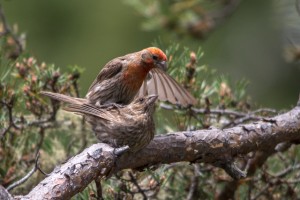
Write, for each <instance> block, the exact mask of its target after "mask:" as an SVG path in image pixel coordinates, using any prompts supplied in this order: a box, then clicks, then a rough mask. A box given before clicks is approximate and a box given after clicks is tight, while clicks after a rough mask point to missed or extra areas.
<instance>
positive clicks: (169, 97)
mask: <svg viewBox="0 0 300 200" xmlns="http://www.w3.org/2000/svg"><path fill="white" fill-rule="evenodd" d="M151 94H156V95H158V99H159V100H161V101H169V102H170V103H173V104H179V105H181V106H188V105H194V104H196V103H197V100H196V99H195V98H194V97H193V96H192V95H191V94H190V93H189V92H188V91H187V90H186V89H185V88H184V87H182V86H181V85H180V84H179V83H177V82H176V81H175V80H174V79H173V78H172V77H171V76H170V75H168V74H167V73H165V72H164V71H162V70H161V69H159V68H153V69H152V70H151V71H150V72H149V76H148V78H147V79H145V81H144V83H143V85H142V86H141V88H140V90H139V92H138V94H137V96H138V97H143V96H146V95H151Z"/></svg>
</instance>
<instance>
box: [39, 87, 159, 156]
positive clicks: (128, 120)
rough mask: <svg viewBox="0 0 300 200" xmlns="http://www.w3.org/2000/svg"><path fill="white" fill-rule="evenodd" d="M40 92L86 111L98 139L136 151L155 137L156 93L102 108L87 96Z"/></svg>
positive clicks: (84, 112) (75, 108)
mask: <svg viewBox="0 0 300 200" xmlns="http://www.w3.org/2000/svg"><path fill="white" fill-rule="evenodd" d="M41 94H43V95H46V96H48V97H51V98H52V99H56V100H59V101H62V102H65V103H68V106H67V107H66V108H64V109H65V110H67V111H70V112H74V113H77V114H80V115H83V116H84V117H85V119H86V120H87V121H88V122H89V123H90V124H91V126H92V129H93V131H94V133H95V135H96V137H97V138H98V140H99V141H100V142H104V143H108V144H110V145H112V146H113V147H115V148H116V147H123V146H126V145H128V146H129V151H131V152H137V151H139V150H140V149H142V148H144V147H145V146H147V145H148V144H149V143H150V141H151V140H152V139H153V137H154V133H155V124H154V120H153V113H154V109H155V101H156V99H157V96H156V95H150V96H147V97H141V98H136V99H135V100H134V101H132V102H131V103H130V104H128V105H126V106H123V107H120V108H119V107H115V106H113V105H107V106H101V108H100V107H98V106H95V105H92V104H89V103H87V102H86V101H87V100H86V99H81V98H74V97H70V96H67V95H63V94H58V93H52V92H45V91H43V92H41Z"/></svg>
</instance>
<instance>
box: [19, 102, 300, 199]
mask: <svg viewBox="0 0 300 200" xmlns="http://www.w3.org/2000/svg"><path fill="white" fill-rule="evenodd" d="M295 139H300V102H298V104H297V106H296V107H295V108H294V109H292V110H291V111H289V112H287V113H284V114H281V115H278V116H277V117H274V118H270V119H267V120H266V119H264V120H261V121H258V122H255V123H250V124H247V125H243V126H237V127H233V128H228V129H224V130H219V129H211V130H198V131H186V132H178V133H171V134H167V135H160V136H156V137H155V138H154V140H153V141H152V142H151V143H150V144H149V145H148V146H147V147H146V148H145V149H143V150H141V151H139V152H137V153H135V154H133V153H125V154H124V155H121V156H119V157H116V156H114V153H113V152H114V149H113V148H111V147H110V146H108V145H106V144H103V143H98V144H94V145H92V146H91V147H89V148H87V149H85V150H84V151H83V152H82V153H80V154H78V155H77V156H75V157H73V158H71V159H70V160H69V161H68V162H66V163H65V164H63V165H61V166H60V167H57V168H56V169H55V170H54V171H53V172H52V173H51V174H50V176H49V177H47V178H45V179H44V180H43V181H42V182H41V183H39V184H38V185H37V186H36V187H35V188H34V189H33V190H32V191H31V192H30V193H29V194H28V195H26V196H24V197H22V198H21V199H27V200H28V199H50V198H55V199H68V198H71V197H72V196H73V195H75V194H76V193H78V192H79V191H82V190H83V189H84V188H85V187H86V186H87V185H88V184H89V183H90V182H91V181H93V180H94V179H95V178H96V177H98V176H99V175H101V176H104V175H108V174H111V173H112V172H117V171H119V170H122V169H127V168H132V169H142V168H145V167H149V166H153V165H156V164H162V163H174V162H180V161H189V162H204V163H211V164H213V165H216V164H217V163H220V162H224V163H226V162H228V161H232V162H233V159H234V158H235V157H236V156H238V155H240V154H247V153H249V152H253V151H258V150H260V151H264V150H267V149H269V148H274V144H279V143H282V142H287V141H292V140H295Z"/></svg>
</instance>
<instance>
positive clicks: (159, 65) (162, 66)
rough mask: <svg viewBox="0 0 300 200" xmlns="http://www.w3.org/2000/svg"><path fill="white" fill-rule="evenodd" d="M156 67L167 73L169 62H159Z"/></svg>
mask: <svg viewBox="0 0 300 200" xmlns="http://www.w3.org/2000/svg"><path fill="white" fill-rule="evenodd" d="M156 66H157V67H158V68H160V69H162V70H163V71H167V68H168V63H167V61H159V62H157V65H156Z"/></svg>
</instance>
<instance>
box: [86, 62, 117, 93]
mask: <svg viewBox="0 0 300 200" xmlns="http://www.w3.org/2000/svg"><path fill="white" fill-rule="evenodd" d="M122 60H123V57H119V58H115V59H113V60H111V61H110V62H108V63H107V64H106V65H105V66H104V67H103V68H102V70H101V71H100V73H99V74H98V76H97V78H96V79H95V80H94V82H93V83H92V85H91V86H90V88H89V90H88V91H91V90H93V89H94V88H95V87H97V85H98V84H99V83H101V82H102V81H104V80H106V79H109V78H112V77H113V76H115V75H116V74H118V73H120V72H121V71H122Z"/></svg>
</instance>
